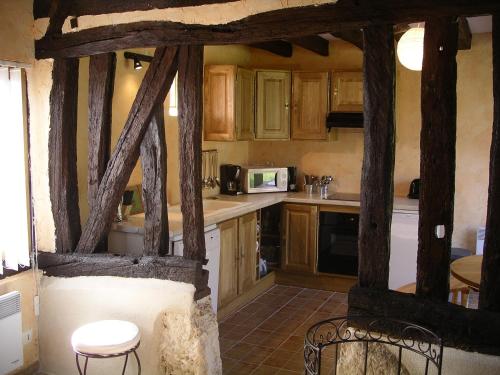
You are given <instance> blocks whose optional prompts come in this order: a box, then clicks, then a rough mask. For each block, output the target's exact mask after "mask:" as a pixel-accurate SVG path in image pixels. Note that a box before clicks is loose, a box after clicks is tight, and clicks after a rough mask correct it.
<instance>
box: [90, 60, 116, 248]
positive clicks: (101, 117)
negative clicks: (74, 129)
mask: <svg viewBox="0 0 500 375" xmlns="http://www.w3.org/2000/svg"><path fill="white" fill-rule="evenodd" d="M115 70H116V54H115V53H106V54H101V55H93V56H90V64H89V125H88V128H89V140H88V143H89V164H88V191H87V199H88V204H89V208H90V209H92V206H93V205H94V203H95V199H96V196H97V190H98V189H99V184H100V183H101V179H102V176H104V172H105V171H106V166H107V164H108V160H109V155H110V153H111V118H112V112H113V91H114V86H115ZM107 245H108V244H107V238H104V239H103V240H102V241H101V242H100V243H99V244H98V245H97V247H96V250H97V251H107V248H108V246H107Z"/></svg>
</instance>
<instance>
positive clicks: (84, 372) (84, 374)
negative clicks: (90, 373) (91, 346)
mask: <svg viewBox="0 0 500 375" xmlns="http://www.w3.org/2000/svg"><path fill="white" fill-rule="evenodd" d="M88 363H89V357H87V356H86V357H85V366H84V367H83V375H87V364H88Z"/></svg>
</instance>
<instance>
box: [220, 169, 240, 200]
mask: <svg viewBox="0 0 500 375" xmlns="http://www.w3.org/2000/svg"><path fill="white" fill-rule="evenodd" d="M220 193H221V194H227V195H237V194H241V193H242V190H241V167H240V166H239V165H234V164H222V165H221V166H220Z"/></svg>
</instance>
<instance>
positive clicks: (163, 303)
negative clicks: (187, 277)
mask: <svg viewBox="0 0 500 375" xmlns="http://www.w3.org/2000/svg"><path fill="white" fill-rule="evenodd" d="M40 284H41V287H40V322H39V324H40V328H39V331H40V365H41V371H43V373H45V374H54V375H67V374H73V373H76V372H77V370H76V364H75V355H74V353H73V351H72V348H71V334H72V333H73V331H74V330H75V329H76V328H78V327H79V326H81V325H83V324H86V323H89V322H92V321H96V320H101V319H122V320H128V321H131V322H134V323H135V324H137V326H138V327H139V329H140V331H141V344H140V346H139V349H138V354H139V357H140V360H141V364H142V373H143V374H147V375H160V374H161V375H166V374H193V375H201V374H221V373H222V369H221V360H220V352H219V332H218V326H217V319H216V316H215V314H214V313H213V311H212V309H211V308H210V297H206V298H204V299H202V300H200V301H194V298H193V297H194V292H195V288H194V286H193V285H190V284H185V283H179V282H173V281H168V280H156V279H128V278H120V277H108V276H102V277H101V276H98V277H75V278H60V277H47V276H43V277H42V278H41V283H40ZM123 360H124V359H123V358H115V359H90V360H89V372H90V373H92V374H96V375H97V374H102V375H108V374H112V373H115V372H116V370H117V369H120V368H121V366H122V365H123ZM127 367H128V370H127V372H126V374H136V373H137V366H136V362H135V360H134V359H133V358H131V360H130V361H129V364H128V366H127Z"/></svg>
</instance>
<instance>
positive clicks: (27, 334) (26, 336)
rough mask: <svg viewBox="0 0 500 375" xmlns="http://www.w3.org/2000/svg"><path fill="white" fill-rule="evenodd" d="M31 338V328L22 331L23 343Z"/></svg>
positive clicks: (28, 341) (27, 342)
mask: <svg viewBox="0 0 500 375" xmlns="http://www.w3.org/2000/svg"><path fill="white" fill-rule="evenodd" d="M32 339H33V331H32V330H31V329H29V330H27V331H24V332H23V345H26V344H29V343H30V342H31V340H32Z"/></svg>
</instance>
